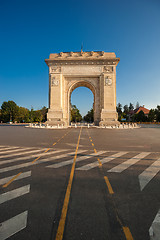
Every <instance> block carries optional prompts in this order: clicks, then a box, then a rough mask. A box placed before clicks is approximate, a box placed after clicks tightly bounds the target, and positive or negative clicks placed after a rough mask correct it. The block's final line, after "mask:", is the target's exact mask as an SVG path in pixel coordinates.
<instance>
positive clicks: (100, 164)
mask: <svg viewBox="0 0 160 240" xmlns="http://www.w3.org/2000/svg"><path fill="white" fill-rule="evenodd" d="M97 160H98V162H99V166H100V167H102V163H101V160H100V159H99V158H97Z"/></svg>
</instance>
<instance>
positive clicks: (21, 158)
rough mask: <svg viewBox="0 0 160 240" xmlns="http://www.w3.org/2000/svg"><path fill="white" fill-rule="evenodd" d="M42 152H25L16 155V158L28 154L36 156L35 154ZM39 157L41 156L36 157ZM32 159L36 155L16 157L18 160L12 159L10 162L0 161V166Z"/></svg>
mask: <svg viewBox="0 0 160 240" xmlns="http://www.w3.org/2000/svg"><path fill="white" fill-rule="evenodd" d="M42 151H44V150H40V149H39V150H33V151H27V152H24V153H21V154H16V156H17V155H25V154H29V153H35V154H37V152H42ZM40 155H41V154H39V155H38V156H40ZM12 156H13V155H12ZM34 157H36V155H31V156H25V157H18V158H13V159H10V160H4V161H0V165H3V164H7V163H12V162H17V161H21V160H25V159H30V158H34Z"/></svg>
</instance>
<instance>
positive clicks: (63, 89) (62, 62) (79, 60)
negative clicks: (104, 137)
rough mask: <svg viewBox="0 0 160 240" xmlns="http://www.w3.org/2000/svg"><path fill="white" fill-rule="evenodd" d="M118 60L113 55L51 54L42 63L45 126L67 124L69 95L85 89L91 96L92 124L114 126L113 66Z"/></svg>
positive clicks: (88, 53) (114, 89)
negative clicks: (45, 89)
mask: <svg viewBox="0 0 160 240" xmlns="http://www.w3.org/2000/svg"><path fill="white" fill-rule="evenodd" d="M119 61H120V59H119V58H117V57H116V55H115V53H106V52H103V51H97V52H93V51H91V52H83V51H81V52H61V53H53V54H50V56H49V59H46V60H45V62H46V63H47V65H48V67H49V109H48V114H47V123H48V124H50V125H58V124H64V125H66V126H67V125H68V124H69V106H70V105H69V100H70V95H71V92H72V91H73V90H74V89H75V88H77V87H79V86H85V87H88V88H89V89H90V90H91V91H92V92H93V95H94V103H95V104H94V122H95V125H116V124H118V121H117V118H118V114H117V112H116V66H117V64H118V62H119Z"/></svg>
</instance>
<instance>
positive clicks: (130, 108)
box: [129, 103, 134, 111]
mask: <svg viewBox="0 0 160 240" xmlns="http://www.w3.org/2000/svg"><path fill="white" fill-rule="evenodd" d="M133 109H134V105H133V104H132V103H130V104H129V111H132V110H133Z"/></svg>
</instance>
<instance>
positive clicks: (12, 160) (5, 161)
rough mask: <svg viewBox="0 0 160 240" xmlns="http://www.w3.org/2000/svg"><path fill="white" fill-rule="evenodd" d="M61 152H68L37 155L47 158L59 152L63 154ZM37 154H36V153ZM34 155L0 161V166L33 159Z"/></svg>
mask: <svg viewBox="0 0 160 240" xmlns="http://www.w3.org/2000/svg"><path fill="white" fill-rule="evenodd" d="M63 151H68V150H57V151H52V152H49V153H44V152H43V153H41V154H39V156H48V155H51V154H57V153H59V152H63ZM36 154H37V152H36ZM35 156H36V155H31V156H25V157H18V158H14V159H10V160H8V159H7V160H4V161H0V165H1V164H7V163H12V162H17V161H21V160H25V159H28V160H29V159H30V158H35Z"/></svg>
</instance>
